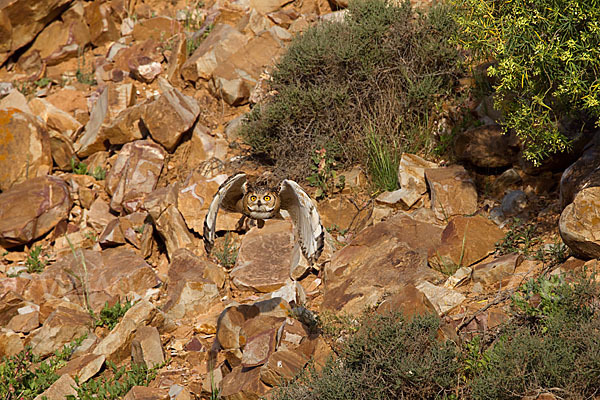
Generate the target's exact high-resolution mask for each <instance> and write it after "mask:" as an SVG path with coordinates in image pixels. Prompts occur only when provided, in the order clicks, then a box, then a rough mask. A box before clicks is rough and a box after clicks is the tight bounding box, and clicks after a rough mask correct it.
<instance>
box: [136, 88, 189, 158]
mask: <svg viewBox="0 0 600 400" xmlns="http://www.w3.org/2000/svg"><path fill="white" fill-rule="evenodd" d="M199 113H200V107H199V106H198V102H197V101H196V100H195V99H194V98H192V97H189V96H186V95H184V94H182V93H181V92H180V91H179V90H177V89H175V88H173V87H172V86H170V85H169V84H168V83H167V82H166V81H164V80H163V81H162V94H161V95H160V97H159V98H158V99H156V100H155V101H153V102H151V103H150V104H148V105H147V106H146V108H145V111H144V114H143V117H142V119H143V121H144V125H145V126H146V127H147V128H148V131H149V132H150V135H152V138H153V139H154V140H155V141H157V142H158V143H160V144H161V145H163V146H164V147H165V148H166V149H167V150H168V151H173V150H174V149H175V146H176V145H177V144H178V143H179V140H180V139H181V136H182V135H183V134H184V133H185V132H186V131H188V130H189V129H190V128H191V127H192V126H193V125H194V122H196V118H198V114H199Z"/></svg>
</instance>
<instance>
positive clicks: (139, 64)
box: [113, 56, 162, 83]
mask: <svg viewBox="0 0 600 400" xmlns="http://www.w3.org/2000/svg"><path fill="white" fill-rule="evenodd" d="M129 72H130V76H131V77H132V78H134V79H137V80H138V81H140V82H144V83H152V82H153V81H154V79H156V77H157V76H158V75H160V73H161V72H162V66H161V65H160V63H159V62H157V61H152V59H151V58H149V57H145V56H141V57H135V58H132V59H130V60H129ZM113 80H115V79H114V78H113Z"/></svg>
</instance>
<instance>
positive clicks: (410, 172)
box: [398, 153, 437, 208]
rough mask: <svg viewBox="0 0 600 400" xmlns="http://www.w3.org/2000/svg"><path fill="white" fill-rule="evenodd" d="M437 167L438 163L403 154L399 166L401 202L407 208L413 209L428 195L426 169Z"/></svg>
mask: <svg viewBox="0 0 600 400" xmlns="http://www.w3.org/2000/svg"><path fill="white" fill-rule="evenodd" d="M436 167H437V164H436V163H434V162H431V161H427V160H425V159H423V158H421V157H419V156H417V155H415V154H409V153H402V156H401V157H400V164H399V165H398V184H399V185H400V191H399V192H400V193H399V200H400V201H401V202H402V203H403V204H404V205H405V206H406V207H407V208H410V207H412V206H413V205H414V204H415V203H416V202H417V201H419V199H420V198H421V197H422V196H423V195H424V194H425V193H427V182H426V181H425V169H428V168H436Z"/></svg>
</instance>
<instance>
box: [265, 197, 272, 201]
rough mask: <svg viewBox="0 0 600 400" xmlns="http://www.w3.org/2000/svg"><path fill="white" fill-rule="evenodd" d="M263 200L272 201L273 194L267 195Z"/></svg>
mask: <svg viewBox="0 0 600 400" xmlns="http://www.w3.org/2000/svg"><path fill="white" fill-rule="evenodd" d="M263 200H264V201H271V196H265V197H263Z"/></svg>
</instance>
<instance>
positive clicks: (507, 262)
mask: <svg viewBox="0 0 600 400" xmlns="http://www.w3.org/2000/svg"><path fill="white" fill-rule="evenodd" d="M523 259H524V257H523V255H522V254H506V255H504V256H500V257H498V258H496V259H495V260H492V261H490V262H487V263H483V264H477V265H475V266H474V267H473V274H472V275H471V279H472V280H473V282H474V283H477V282H480V283H482V284H484V285H486V286H489V285H493V284H495V283H497V282H501V281H502V280H503V279H505V278H508V277H510V276H511V275H512V274H513V272H514V271H515V269H516V268H517V267H518V266H519V265H520V264H521V263H522V262H523Z"/></svg>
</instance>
